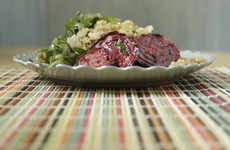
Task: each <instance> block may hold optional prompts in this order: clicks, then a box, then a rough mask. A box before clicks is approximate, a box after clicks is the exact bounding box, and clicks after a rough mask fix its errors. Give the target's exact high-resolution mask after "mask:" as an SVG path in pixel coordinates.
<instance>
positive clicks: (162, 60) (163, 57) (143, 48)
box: [135, 34, 180, 67]
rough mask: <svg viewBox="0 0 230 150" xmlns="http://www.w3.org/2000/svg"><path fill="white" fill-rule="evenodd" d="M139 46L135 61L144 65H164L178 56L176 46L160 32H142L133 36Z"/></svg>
mask: <svg viewBox="0 0 230 150" xmlns="http://www.w3.org/2000/svg"><path fill="white" fill-rule="evenodd" d="M135 41H136V43H137V45H138V48H139V55H138V57H137V61H138V62H139V63H141V64H142V65H143V66H145V67H150V66H166V67H168V66H169V65H170V64H171V62H173V61H177V60H178V59H179V57H180V51H179V50H178V48H177V47H176V46H175V45H174V44H173V43H172V42H170V40H169V39H168V38H167V37H165V36H163V35H161V34H144V35H140V36H138V37H136V38H135Z"/></svg>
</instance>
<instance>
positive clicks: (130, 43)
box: [91, 31, 139, 68]
mask: <svg viewBox="0 0 230 150" xmlns="http://www.w3.org/2000/svg"><path fill="white" fill-rule="evenodd" d="M95 48H104V49H106V50H107V51H109V52H110V53H112V54H113V55H115V63H114V64H113V65H114V66H117V67H121V68H124V67H128V66H132V65H133V64H134V62H135V61H136V59H137V56H138V53H139V49H138V47H137V45H136V43H135V41H134V39H133V38H130V37H127V36H126V35H125V34H122V33H119V32H117V31H113V32H110V33H108V34H106V35H104V36H103V37H101V38H100V39H99V40H98V41H97V42H96V43H95V44H94V45H93V46H92V47H91V49H95Z"/></svg>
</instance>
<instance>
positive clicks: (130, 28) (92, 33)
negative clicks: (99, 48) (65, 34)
mask: <svg viewBox="0 0 230 150" xmlns="http://www.w3.org/2000/svg"><path fill="white" fill-rule="evenodd" d="M152 30H153V26H151V25H149V26H146V27H145V28H142V27H138V26H137V25H135V24H134V23H133V22H132V21H130V20H125V21H123V22H122V23H120V24H112V23H109V22H107V21H105V20H99V21H97V23H96V24H95V26H94V28H83V29H81V30H79V31H78V33H77V34H74V35H72V36H71V37H69V38H67V42H68V44H69V45H70V46H71V47H80V48H83V49H85V50H87V49H89V48H90V47H91V45H92V44H93V43H95V42H96V41H97V40H98V39H99V38H101V37H102V36H103V35H105V34H107V33H109V32H112V31H118V32H120V33H124V34H126V35H127V36H128V37H136V36H139V35H141V34H148V33H151V32H152Z"/></svg>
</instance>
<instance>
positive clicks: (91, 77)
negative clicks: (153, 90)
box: [13, 50, 215, 88]
mask: <svg viewBox="0 0 230 150" xmlns="http://www.w3.org/2000/svg"><path fill="white" fill-rule="evenodd" d="M35 54H36V52H35V53H32V54H27V53H26V54H22V55H17V56H14V57H13V60H14V61H15V62H17V63H19V64H22V65H23V66H25V67H26V68H28V69H30V70H33V71H35V72H40V71H42V70H44V69H45V68H46V67H47V66H48V64H42V65H39V64H36V63H34V62H31V61H30V60H32V59H34V57H35ZM181 56H182V57H185V58H188V57H192V56H202V57H204V58H205V59H206V61H205V62H203V63H200V64H196V63H195V64H190V65H187V66H182V65H177V66H170V67H162V66H153V67H149V68H142V67H139V66H131V67H127V68H118V67H114V66H103V67H98V68H96V67H91V66H75V67H72V66H68V65H63V64H59V65H57V66H56V67H54V68H51V69H49V70H46V71H45V72H44V75H45V76H46V77H48V78H49V79H51V80H53V81H55V82H58V83H61V84H67V85H75V86H80V87H103V88H104V87H107V88H110V87H112V88H128V87H144V86H156V85H162V84H168V83H172V82H174V81H176V80H177V79H179V78H180V77H183V76H184V75H186V74H189V73H192V72H195V71H198V70H200V69H202V68H204V67H206V66H208V65H210V64H211V63H212V62H214V60H215V57H214V56H212V55H209V54H202V53H200V52H191V51H189V50H187V51H182V52H181Z"/></svg>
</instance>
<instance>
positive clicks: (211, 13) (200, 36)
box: [0, 0, 230, 51]
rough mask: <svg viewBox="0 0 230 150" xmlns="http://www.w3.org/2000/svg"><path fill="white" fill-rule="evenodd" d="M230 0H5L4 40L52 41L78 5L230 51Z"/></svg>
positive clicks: (194, 44) (183, 45) (181, 42)
mask: <svg viewBox="0 0 230 150" xmlns="http://www.w3.org/2000/svg"><path fill="white" fill-rule="evenodd" d="M229 7H230V1H229V0H164V1H163V0H141V1H140V0H82V1H80V0H1V1H0V45H14V46H48V45H49V43H50V42H51V40H52V38H53V37H54V36H58V35H62V34H64V23H65V21H66V20H67V19H69V18H71V17H73V16H74V15H75V13H76V12H77V11H82V12H83V13H88V12H90V11H91V12H100V13H102V14H103V15H104V16H115V17H117V18H121V19H130V20H132V21H133V22H135V24H137V25H139V26H146V25H149V24H151V25H153V26H154V31H153V32H154V33H161V34H163V35H165V36H167V37H168V38H170V39H171V41H172V42H174V43H175V44H176V45H177V47H178V48H180V49H192V50H212V51H214V50H219V51H230V29H229V27H230V9H229Z"/></svg>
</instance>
